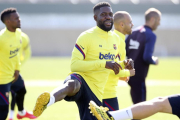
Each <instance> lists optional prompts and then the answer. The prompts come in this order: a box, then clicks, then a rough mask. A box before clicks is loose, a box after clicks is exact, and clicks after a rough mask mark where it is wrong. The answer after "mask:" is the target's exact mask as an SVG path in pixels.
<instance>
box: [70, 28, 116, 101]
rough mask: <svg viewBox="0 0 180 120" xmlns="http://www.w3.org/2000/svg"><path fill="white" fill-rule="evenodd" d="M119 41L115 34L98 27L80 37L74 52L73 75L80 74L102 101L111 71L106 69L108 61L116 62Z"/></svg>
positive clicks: (72, 59)
mask: <svg viewBox="0 0 180 120" xmlns="http://www.w3.org/2000/svg"><path fill="white" fill-rule="evenodd" d="M118 41H119V37H118V36H117V35H116V34H115V33H113V32H112V31H109V32H106V31H104V30H102V29H100V28H99V27H97V26H96V27H93V28H91V29H89V30H87V31H85V32H83V33H82V34H81V35H80V36H79V37H78V39H77V41H76V45H75V47H74V49H73V52H72V58H71V71H72V72H71V73H74V72H75V73H78V74H80V75H81V76H82V77H83V78H84V79H85V81H86V83H87V84H88V86H89V87H90V89H91V90H92V92H93V93H94V94H95V95H96V97H97V98H98V99H99V100H100V101H102V95H103V90H104V86H105V84H106V82H107V79H108V75H109V73H110V71H111V70H110V69H106V68H105V65H106V61H114V59H115V56H116V55H117V53H118V44H119V42H118Z"/></svg>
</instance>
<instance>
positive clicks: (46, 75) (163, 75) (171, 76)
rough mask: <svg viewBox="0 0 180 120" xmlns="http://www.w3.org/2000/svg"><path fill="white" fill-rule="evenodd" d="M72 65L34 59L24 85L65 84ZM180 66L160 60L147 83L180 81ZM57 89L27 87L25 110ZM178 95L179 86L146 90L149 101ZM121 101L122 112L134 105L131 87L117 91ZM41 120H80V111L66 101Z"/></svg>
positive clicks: (164, 119)
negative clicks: (54, 82)
mask: <svg viewBox="0 0 180 120" xmlns="http://www.w3.org/2000/svg"><path fill="white" fill-rule="evenodd" d="M69 64H70V58H47V57H41V58H37V57H34V58H32V59H30V60H29V61H28V62H27V63H26V64H25V65H24V66H23V67H22V71H21V74H22V76H23V77H24V79H25V81H26V80H27V81H30V80H35V81H37V80H63V79H65V78H66V76H67V74H68V73H69V71H70V67H69V66H70V65H69ZM179 66H180V58H160V64H159V65H158V66H151V67H150V71H149V74H148V77H147V79H148V80H149V79H153V80H158V81H161V80H167V81H168V80H173V81H172V82H175V83H176V80H180V71H179ZM57 86H59V85H57ZM57 86H53V87H48V86H45V87H37V86H28V85H27V94H26V97H25V108H26V109H27V110H29V111H32V110H33V107H34V104H35V101H36V99H37V97H38V95H39V94H40V93H42V92H44V91H49V92H50V91H52V90H53V89H54V88H55V87H57ZM179 91H180V87H179V86H162V85H156V86H147V100H150V99H152V98H155V97H157V96H167V95H171V94H179ZM118 98H119V106H120V108H121V109H122V108H126V107H128V106H131V105H132V102H131V99H130V94H129V87H128V86H120V87H118ZM16 111H17V109H16ZM15 120H17V119H15ZM24 120H26V119H24ZM38 120H79V114H78V108H77V106H76V104H75V103H74V102H66V101H64V100H63V101H61V102H58V103H56V104H54V105H52V106H50V107H48V109H46V110H45V111H44V113H43V114H42V115H41V116H40V117H39V118H38ZM144 120H178V118H177V117H176V116H173V115H169V114H162V113H158V114H156V115H153V116H151V117H149V118H147V119H144Z"/></svg>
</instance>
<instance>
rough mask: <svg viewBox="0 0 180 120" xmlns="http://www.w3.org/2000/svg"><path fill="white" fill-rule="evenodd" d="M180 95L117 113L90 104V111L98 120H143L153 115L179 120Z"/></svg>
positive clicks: (161, 98)
mask: <svg viewBox="0 0 180 120" xmlns="http://www.w3.org/2000/svg"><path fill="white" fill-rule="evenodd" d="M179 102H180V94H178V95H172V96H167V97H157V98H154V99H152V100H150V101H145V102H140V103H138V104H134V105H133V106H131V107H129V108H127V109H122V110H118V111H110V112H108V111H107V108H103V107H99V106H97V105H96V104H95V103H94V102H93V101H91V102H90V109H91V111H92V113H93V114H94V115H95V116H96V118H97V119H98V120H127V119H144V118H147V117H149V116H152V115H154V114H155V113H158V112H161V113H169V114H173V115H176V116H177V117H179V119H180V112H179V111H180V104H179Z"/></svg>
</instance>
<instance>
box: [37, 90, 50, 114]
mask: <svg viewBox="0 0 180 120" xmlns="http://www.w3.org/2000/svg"><path fill="white" fill-rule="evenodd" d="M49 99H50V93H49V92H44V93H42V94H41V95H39V97H38V98H37V100H36V105H35V107H34V110H33V114H34V116H36V117H39V116H40V115H41V114H42V112H43V111H44V110H45V109H46V107H47V104H48V102H49Z"/></svg>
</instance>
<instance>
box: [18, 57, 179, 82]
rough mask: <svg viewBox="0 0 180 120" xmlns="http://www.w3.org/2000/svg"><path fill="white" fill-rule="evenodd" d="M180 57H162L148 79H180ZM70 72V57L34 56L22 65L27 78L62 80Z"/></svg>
mask: <svg viewBox="0 0 180 120" xmlns="http://www.w3.org/2000/svg"><path fill="white" fill-rule="evenodd" d="M179 67H180V57H174V58H160V59H159V65H157V66H155V65H151V66H150V70H149V74H148V77H147V79H158V80H180V71H179ZM69 72H70V58H69V57H64V58H58V57H53V58H52V57H33V58H31V59H30V60H29V61H27V63H25V64H24V65H23V66H22V69H21V74H22V76H23V77H24V79H25V80H62V79H65V78H66V76H67V74H68V73H69Z"/></svg>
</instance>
